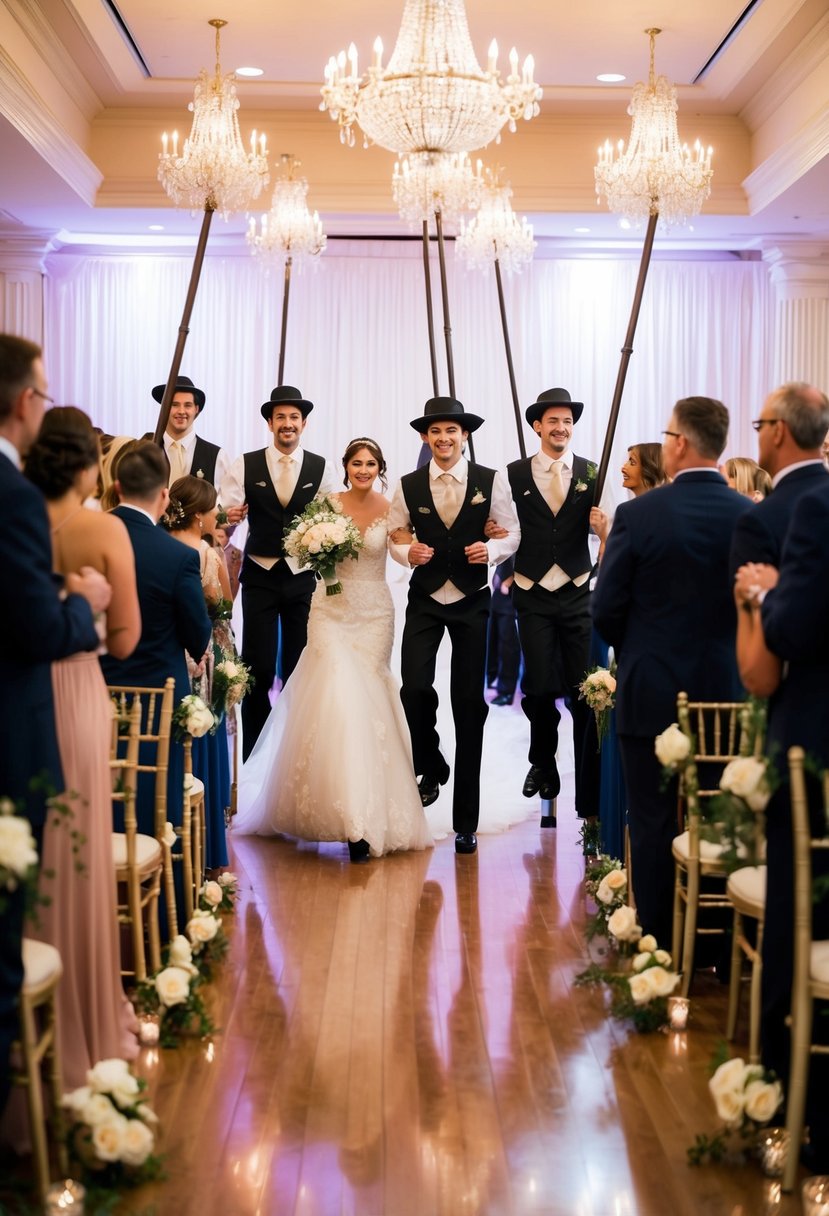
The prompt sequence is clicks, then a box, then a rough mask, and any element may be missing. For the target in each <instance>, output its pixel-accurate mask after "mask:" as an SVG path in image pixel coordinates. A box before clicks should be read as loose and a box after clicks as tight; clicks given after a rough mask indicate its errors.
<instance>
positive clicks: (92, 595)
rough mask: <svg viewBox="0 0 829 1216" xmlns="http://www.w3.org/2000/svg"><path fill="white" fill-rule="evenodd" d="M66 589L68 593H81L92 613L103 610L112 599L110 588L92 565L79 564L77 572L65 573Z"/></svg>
mask: <svg viewBox="0 0 829 1216" xmlns="http://www.w3.org/2000/svg"><path fill="white" fill-rule="evenodd" d="M66 590H67V591H68V592H69V594H70V595H82V596H83V597H84V599H85V600H87V602H88V603H89V607H90V608H91V609H92V612H93V613H94V614H97V613H99V612H104V611H105V610H106V609H107V608H108V607H109V601H110V600H111V599H112V588H111V587H110V585H109V583H108V582H107V581H106V579H105V578H104V576H103V574H100V573H99V572H98V571H97V570H96V569H95V568H94V567H93V566H81V568H80V570H79V571H78V573H77V574H67V576H66Z"/></svg>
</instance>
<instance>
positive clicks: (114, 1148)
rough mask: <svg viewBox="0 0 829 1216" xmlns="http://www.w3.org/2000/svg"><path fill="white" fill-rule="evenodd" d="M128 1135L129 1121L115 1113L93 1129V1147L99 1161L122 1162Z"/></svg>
mask: <svg viewBox="0 0 829 1216" xmlns="http://www.w3.org/2000/svg"><path fill="white" fill-rule="evenodd" d="M126 1133H127V1120H126V1119H125V1118H124V1116H123V1115H118V1114H115V1113H114V1112H113V1114H112V1115H111V1116H110V1118H109V1119H106V1120H105V1121H104V1122H102V1123H97V1124H96V1125H95V1127H93V1128H92V1146H93V1148H94V1149H95V1156H96V1157H97V1158H98V1159H99V1161H120V1160H121V1153H122V1151H123V1148H124V1139H125V1137H126Z"/></svg>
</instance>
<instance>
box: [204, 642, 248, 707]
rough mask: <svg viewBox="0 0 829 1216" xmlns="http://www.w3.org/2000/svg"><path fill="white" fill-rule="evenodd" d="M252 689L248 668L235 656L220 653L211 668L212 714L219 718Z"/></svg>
mask: <svg viewBox="0 0 829 1216" xmlns="http://www.w3.org/2000/svg"><path fill="white" fill-rule="evenodd" d="M251 688H253V676H252V675H251V673H250V668H249V667H248V666H247V665H246V664H245V663H243V662H242V660H241V659H240V658H239V656H238V655H237V654H234V653H230V654H228V653H226V652H223V653H222V657H221V659H220V660H219V662H218V663H216V665H215V666H214V668H213V712H214V714H216V716H217V717H218V718H219V719H220V720H221V718H222V717H223V716H224V715H225V714H226V713H227V712H228V710H231V709H232V708H233V706H234V705H238V704H239V702H240V701H241V700H242V699H243V698H244V697H246V696H247V694H248V693H249V692H250V690H251Z"/></svg>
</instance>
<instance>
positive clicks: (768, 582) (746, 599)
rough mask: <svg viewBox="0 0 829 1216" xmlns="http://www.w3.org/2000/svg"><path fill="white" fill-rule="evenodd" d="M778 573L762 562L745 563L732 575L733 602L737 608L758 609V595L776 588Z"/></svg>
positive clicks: (772, 567) (774, 568) (775, 569)
mask: <svg viewBox="0 0 829 1216" xmlns="http://www.w3.org/2000/svg"><path fill="white" fill-rule="evenodd" d="M779 577H780V572H779V570H777V568H776V567H775V566H767V565H765V563H763V562H746V564H745V565H744V566H740V568H739V570H738V571H737V573H736V574H735V575H734V600H735V603H736V604H737V607H738V608H746V609H751V608H754V607H759V605H760V595H761V593H762V592H763V591H770V590H771V588H772V587H776V586H777V580H778V579H779Z"/></svg>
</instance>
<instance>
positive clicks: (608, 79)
mask: <svg viewBox="0 0 829 1216" xmlns="http://www.w3.org/2000/svg"><path fill="white" fill-rule="evenodd" d="M596 79H597V80H600V81H601V82H602V84H618V83H619V82H620V81H621V80H627V77H626V76H622V74H621V73H620V72H602V74H601V76H597V77H596Z"/></svg>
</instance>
